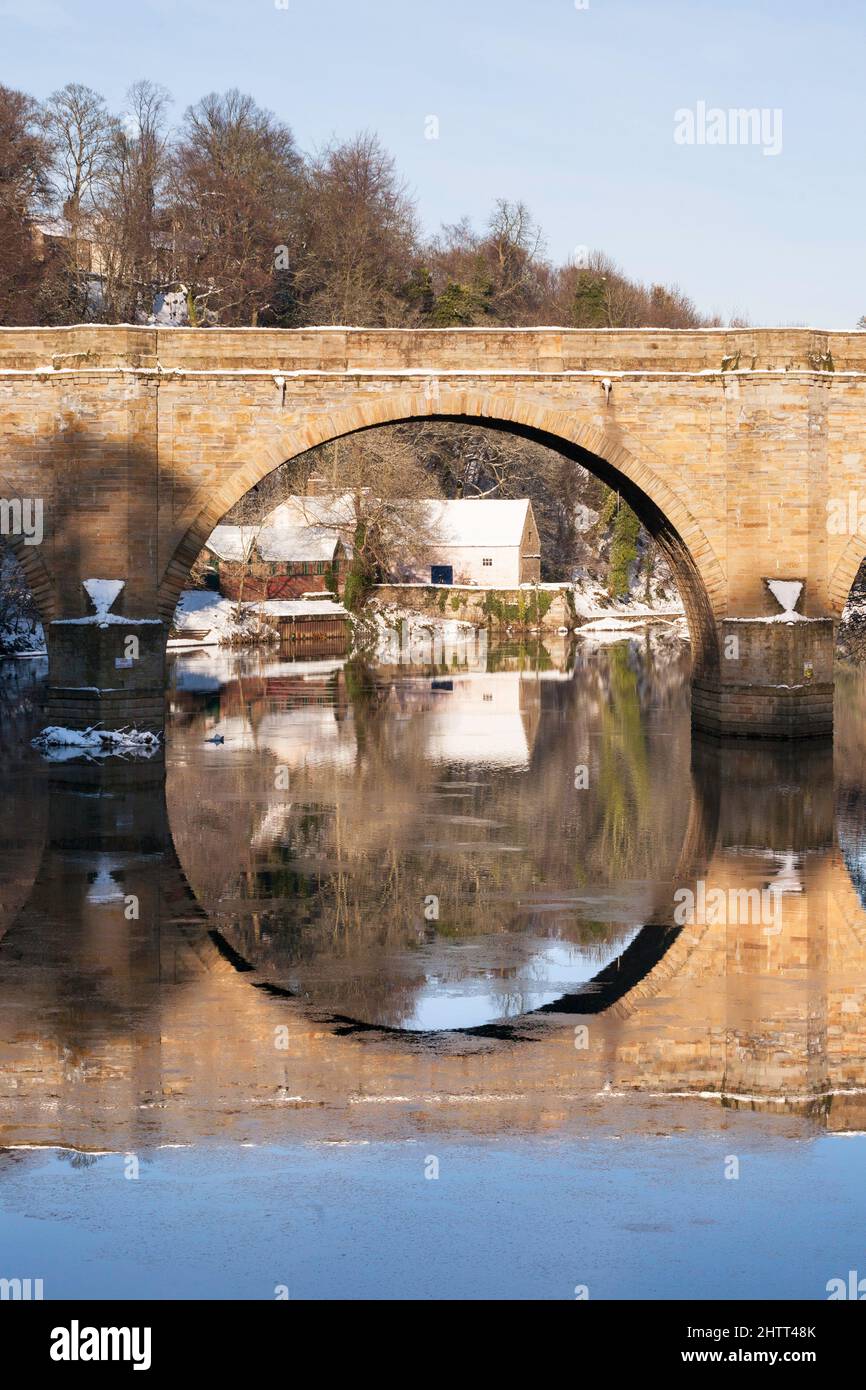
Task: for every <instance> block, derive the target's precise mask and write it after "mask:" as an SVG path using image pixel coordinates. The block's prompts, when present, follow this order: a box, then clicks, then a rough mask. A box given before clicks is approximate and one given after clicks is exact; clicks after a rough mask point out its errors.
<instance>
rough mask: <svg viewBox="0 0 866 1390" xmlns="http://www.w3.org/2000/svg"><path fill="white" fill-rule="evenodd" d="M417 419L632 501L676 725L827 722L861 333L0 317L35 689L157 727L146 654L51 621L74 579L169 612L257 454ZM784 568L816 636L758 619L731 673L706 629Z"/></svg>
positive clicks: (771, 609)
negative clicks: (654, 590)
mask: <svg viewBox="0 0 866 1390" xmlns="http://www.w3.org/2000/svg"><path fill="white" fill-rule="evenodd" d="M431 417H439V418H442V419H452V420H460V421H466V422H470V423H474V424H479V425H484V426H488V427H490V428H494V429H499V430H507V431H511V432H513V433H515V434H517V435H520V436H522V437H526V438H530V439H533V440H536V441H537V442H540V443H542V444H546V445H549V446H551V447H553V448H556V449H558V450H559V451H560V452H561V453H562V454H564V455H565V456H566V457H568V458H571V459H573V460H574V461H575V462H577V463H580V464H583V465H584V466H585V467H587V468H589V469H590V470H591V471H593V472H594V473H595V474H596V475H597V476H598V477H600V478H601V479H602V480H603V481H604V482H606V483H608V484H609V485H610V486H612V487H614V488H616V489H617V490H618V491H619V492H620V494H621V495H622V496H623V497H625V499H626V500H627V501H628V502H629V503H630V504H631V505H632V506H633V507H634V509H635V511H636V512H637V513H638V515H639V516H640V518H641V520H642V521H643V523H644V525H645V526H646V527H647V529H648V530H649V531H650V533H651V534H652V535H653V536H654V537H655V538H656V540H657V542H658V544H659V546H660V548H661V550H662V552H663V553H664V554H665V556H666V558H667V559H668V561H669V563H670V565H671V567H672V569H673V572H674V575H675V577H676V579H677V583H678V586H679V589H680V593H681V594H682V597H683V601H684V604H685V607H686V613H687V617H688V621H689V629H690V633H691V641H692V652H693V662H694V669H693V679H694V685H695V701H694V718H695V722H696V724H697V725H698V726H699V727H705V728H707V729H710V730H713V731H719V730H721V731H723V732H724V731H728V732H734V733H748V732H751V733H755V734H759V735H764V734H770V733H772V734H774V735H783V736H785V737H795V736H797V737H799V736H801V735H805V734H811V733H823V732H826V729H827V722H828V718H829V714H828V711H829V707H830V706H829V699H830V692H831V689H832V627H833V624H834V622H836V621H837V620H838V618H839V616H840V614H841V611H842V607H843V606H844V603H845V600H846V597H847V595H848V592H849V590H850V587H851V584H852V582H853V580H854V577H855V575H856V573H857V570H858V568H859V565H860V562H861V560H862V559H863V557H864V554H866V536H864V534H861V532H860V531H859V529H856V526H852V527H850V528H849V527H848V526H847V525H845V524H843V525H840V524H839V518H840V517H842V518H843V519H844V518H847V517H854V518H855V522H856V518H857V517H858V516H860V515H864V516H866V505H864V506H863V507H860V506H859V505H854V506H852V505H851V500H852V498H854V499H855V503H856V500H857V499H858V498H860V496H861V493H864V494H866V486H864V478H866V468H864V463H866V457H864V452H863V439H864V438H866V430H864V425H866V334H863V333H825V332H820V331H817V330H810V329H736V330H734V329H730V330H704V329H700V330H694V331H685V330H683V331H679V330H677V331H662V330H653V329H641V330H631V329H627V330H583V329H580V330H578V329H558V328H538V329H490V330H486V329H440V330H427V329H423V330H422V329H408V330H397V329H342V328H325V329H303V330H291V331H285V330H276V329H210V330H208V331H207V332H204V331H199V330H195V329H157V328H133V327H123V326H121V327H77V328H58V329H0V440H2V463H0V497H2V498H4V499H6V500H7V501H8V500H11V499H15V498H19V499H31V500H35V499H39V500H41V503H42V517H43V538H42V543H41V544H39V545H34V544H26V543H25V538H24V537H23V536H21V537H16V536H10V537H8V538H7V539H8V540H10V541H11V543H12V544H13V546H14V548H15V551H16V554H17V555H18V557H19V559H20V561H21V564H22V566H23V567H24V570H25V573H26V574H27V576H28V579H29V582H30V584H31V587H32V589H33V594H34V598H35V600H36V602H37V604H38V606H39V608H40V611H41V614H42V617H43V619H44V620H45V621H46V622H47V623H51V624H52V625H51V626H49V628H48V634H49V635H48V641H49V647H50V649H51V683H52V690H53V691H54V692H55V695H56V698H57V699H58V700H59V699H60V698H61V693H62V692H71V691H73V690H75V689H77V690H78V691H79V695H78V696H72V695H71V694H70V695H68V698H67V696H64V699H65V700H66V708H68V709H69V711H70V714H71V713H72V707H73V706H75V707H76V708H77V707H78V706H79V705H80V707H81V718H82V719H83V718H85V707H86V718H87V719H88V720H90V719H91V716H92V715H93V713H94V712H95V711H96V712H100V713H101V714H102V715H103V716H104V719H105V721H106V722H107V721H109V720H115V719H118V720H122V722H125V723H129V722H133V719H132V716H133V714H135V715H139V714H140V715H141V716H142V717H143V718H147V719H150V718H151V717H155V712H156V709H157V699H156V694H155V692H156V689H157V685H158V682H159V679H160V677H159V673H158V670H157V658H156V656H155V655H153V654H152V661H150V662H145V663H144V664H142V665H141V667H140V668H139V667H133V668H130V671H131V674H129V673H128V674H127V675H126V676H125V677H124V680H123V681H117V680H115V679H114V677H113V675H111V672H108V671H107V670H106V669H105V668H104V666H103V664H102V663H103V658H102V656H96V655H94V653H93V652H92V651H90V652H89V654H87V655H82V654H81V652H77V651H76V650H75V649H76V645H78V646H80V647H82V648H86V646H87V642H88V641H89V640H90V639H88V638H86V637H84V636H83V635H82V633H81V632H79V633H78V634H77V635H76V634H75V633H74V632H73V633H72V635H70V634H68V633H67V634H65V635H64V636H61V635H60V634H61V633H62V632H63V624H62V623H61V624H60V625H59V626H57V625H55V624H54V620H61V619H69V618H79V617H83V616H85V614H86V613H87V611H88V602H87V599H86V596H85V594H84V591H83V587H82V582H83V580H85V579H86V578H87V577H88V576H92V575H103V576H111V577H113V578H116V579H123V580H124V581H125V589H124V597H123V613H124V614H125V615H127V616H128V617H129V618H130V619H133V618H135V619H157V618H159V619H162V620H163V622H167V621H169V620H170V618H171V615H172V612H173V610H174V606H175V603H176V600H177V596H178V594H179V593H180V590H181V589H182V588H183V587H184V585H185V583H186V581H187V576H188V574H189V570H190V567H191V565H192V564H193V562H194V560H195V559H196V557H197V555H198V553H199V551H200V549H201V547H202V545H203V544H204V542H205V540H206V539H207V537H208V536H209V534H210V532H211V531H212V529H213V527H214V526H215V525H216V524H217V523H218V522H219V521H220V520H221V519H222V518H223V516H224V515H225V513H226V512H227V511H228V510H229V509H230V507H232V506H233V505H234V503H236V502H237V501H238V500H239V499H240V498H241V497H242V496H244V494H245V493H246V492H247V491H248V490H249V489H250V488H251V487H253V486H254V485H255V484H256V483H257V482H259V481H260V480H261V479H262V478H264V477H265V476H266V475H267V474H268V473H269V472H271V471H272V470H273V469H274V468H276V467H277V466H279V465H280V464H281V463H283V462H285V461H286V460H288V459H291V458H293V457H295V456H296V455H298V454H299V453H302V452H304V451H305V450H308V449H310V448H312V447H314V446H315V445H317V444H320V443H323V442H325V441H327V440H332V439H336V438H339V437H341V436H343V435H347V434H350V433H352V432H354V431H356V430H362V429H367V428H369V427H372V426H376V425H380V424H387V423H390V422H394V421H409V420H426V419H429V418H431ZM863 501H864V504H866V496H864V497H863ZM793 575H796V576H797V577H798V578H799V579H800V580H801V581H802V584H803V591H802V600H801V603H800V611H801V616H803V617H805V618H809V619H820V620H822V621H823V623H824V627H823V628H821V629H820V630H819V629H818V628H815V630H814V632H813V633H812V635H811V636H810V637H808V638H807V636H806V635H805V633H803V634H799V633H798V634H797V635H796V636H794V635H792V634H791V633H789V632H788V630H787V627H786V628H785V631H786V633H788V635H787V636H781V637H780V636H779V635H778V634H776V633H775V632H774V625H769V624H757V625H756V627H755V631H754V633H753V634H752V635H751V636H750V637H749V638H748V641H747V642H746V647H747V654H746V656H744V657H743V658H741V660H742V662H743V664H741V666H740V668H739V676H737V675H736V674H732V671H731V669H729V665H728V664H727V661H726V658H725V656H724V654H723V651H722V644H723V639H724V635H725V634H726V633H727V628H726V627H725V626H724V625H725V624H726V623H728V622H729V621H732V620H735V619H736V620H750V621H754V620H758V619H765V618H768V617H771V616H773V615H774V614H775V613H778V611H779V605H778V603H777V602H776V600H775V599H774V598H773V596H772V594H771V593H769V592H768V588H767V582H766V581H767V580H768V579H789V578H790V577H791V576H793ZM783 626H784V625H783ZM163 633H164V629H163ZM154 637H155V640H156V633H154ZM159 640H160V641H161V638H160V639H159ZM810 642H811V643H812V644H813V645H812V647H811V648H809V650H811V652H812V657H811V665H812V675H811V677H810V678H809V679H806V680H804V679H802V676H803V667H804V664H806V663H807V656H806V655H804V650H805V648H804V646H803V644H806V646H807V647H808V644H809V643H810ZM786 643H787V648H786V650H787V652H788V654H787V656H786V657H784V659H783V657H782V656H780V655H779V651H778V650H777V646H778V644H781V645H782V646H783V647H784V646H785V644H786ZM107 659H108V658H107V657H106V660H107ZM112 659H113V658H112ZM779 662H781V667H780V666H779ZM94 663H95V665H94ZM786 663H787V664H786ZM782 668H784V670H783V675H782V679H779V678H778V677H779V673H780V670H781V669H782ZM97 669H98V670H99V671H100V672H101V675H100V676H99V679H90V677H88V679H87V680H86V681H85V680H84V679H83V677H82V674H81V673H82V671H85V672H88V671H92V670H97ZM113 669H114V668H112V670H113ZM798 672H799V674H798ZM819 673H821V674H819ZM109 676H111V679H110V680H109V679H108V677H109ZM795 677H796V678H795ZM103 681H104V683H101V682H103ZM85 686H91V687H92V688H93V689H95V690H96V691H97V695H96V696H94V697H93V699H95V700H96V702H97V703H96V706H95V707H94V705H93V699H91V700H90V703H89V704H88V700H87V699H85V698H84V696H83V695H82V694H81V693H80V692H81V691H82V690H83V689H84V688H85ZM88 698H90V697H88ZM122 711H126V713H122Z"/></svg>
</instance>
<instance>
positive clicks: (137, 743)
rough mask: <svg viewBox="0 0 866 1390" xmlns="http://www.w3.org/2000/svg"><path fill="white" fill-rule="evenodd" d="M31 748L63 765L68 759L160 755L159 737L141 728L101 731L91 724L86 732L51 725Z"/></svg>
mask: <svg viewBox="0 0 866 1390" xmlns="http://www.w3.org/2000/svg"><path fill="white" fill-rule="evenodd" d="M32 745H33V747H34V748H37V749H38V750H39V752H40V753H42V755H43V756H44V757H46V758H48V759H50V760H51V761H52V762H66V761H67V760H68V759H69V758H79V757H86V758H89V759H91V760H92V759H96V758H111V757H120V758H123V757H138V758H152V757H153V756H154V754H156V753H158V752H159V749H160V746H161V741H160V737H159V734H152V733H148V732H147V731H146V730H143V729H102V728H99V727H97V726H96V725H92V726H91V727H90V728H89V729H66V728H63V726H62V725H58V724H50V725H49V726H48V728H46V729H43V730H42V732H41V734H38V735H37V737H36V738H34V739H33V740H32Z"/></svg>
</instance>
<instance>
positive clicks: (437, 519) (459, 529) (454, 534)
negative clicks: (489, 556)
mask: <svg viewBox="0 0 866 1390" xmlns="http://www.w3.org/2000/svg"><path fill="white" fill-rule="evenodd" d="M425 509H426V512H427V522H428V525H429V527H430V531H431V534H432V535H433V536H434V538H435V541H438V542H439V543H440V544H442V545H447V546H449V547H466V548H468V547H473V548H483V547H486V548H490V547H492V546H519V545H520V542H521V539H522V537H523V528H524V526H525V525H526V517H527V513H528V511H529V499H528V498H526V497H520V498H513V499H512V498H500V497H488V498H485V497H457V498H453V499H445V500H442V501H439V500H431V501H429V502H426V503H425Z"/></svg>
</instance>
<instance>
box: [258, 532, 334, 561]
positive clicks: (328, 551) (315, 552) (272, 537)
mask: <svg viewBox="0 0 866 1390" xmlns="http://www.w3.org/2000/svg"><path fill="white" fill-rule="evenodd" d="M255 545H256V549H257V551H258V553H259V555H260V556H261V558H262V559H263V560H333V558H334V550H335V548H336V545H337V537H336V535H335V533H334V532H333V531H326V530H325V529H324V528H323V527H321V526H292V527H282V526H263V527H262V529H261V531H260V532H259V534H258V536H257V537H256V541H255Z"/></svg>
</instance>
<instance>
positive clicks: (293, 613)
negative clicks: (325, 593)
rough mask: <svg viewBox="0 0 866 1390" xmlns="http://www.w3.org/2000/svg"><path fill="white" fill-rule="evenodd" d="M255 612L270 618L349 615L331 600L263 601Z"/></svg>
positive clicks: (341, 616)
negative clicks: (265, 614) (267, 615)
mask: <svg viewBox="0 0 866 1390" xmlns="http://www.w3.org/2000/svg"><path fill="white" fill-rule="evenodd" d="M256 608H257V611H258V612H262V613H267V614H269V615H270V616H271V617H272V618H310V617H317V618H322V617H328V618H348V616H349V614H348V612H347V610H346V609H345V608H344V607H343V605H342V603H335V602H334V600H333V599H329V598H321V599H318V600H316V599H311V598H305V599H279V598H269V599H265V601H264V602H263V603H259V604H257V605H256Z"/></svg>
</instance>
